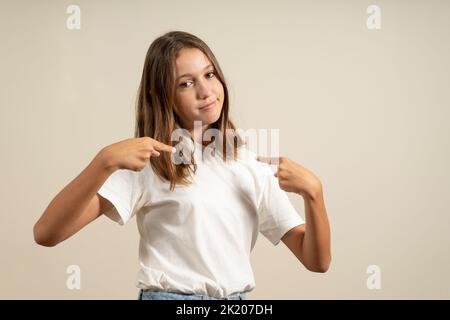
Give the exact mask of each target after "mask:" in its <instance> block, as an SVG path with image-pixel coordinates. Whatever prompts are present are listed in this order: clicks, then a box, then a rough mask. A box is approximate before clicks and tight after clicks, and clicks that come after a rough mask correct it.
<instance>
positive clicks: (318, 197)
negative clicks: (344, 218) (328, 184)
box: [257, 157, 331, 272]
mask: <svg viewBox="0 0 450 320" xmlns="http://www.w3.org/2000/svg"><path fill="white" fill-rule="evenodd" d="M257 160H258V161H261V162H265V163H269V164H277V165H278V170H277V172H276V173H275V174H274V175H275V177H277V178H278V183H279V185H280V188H281V189H282V190H284V191H287V192H294V193H297V194H299V195H300V196H302V197H303V201H304V204H305V220H306V223H305V224H302V225H299V226H297V227H294V228H292V229H291V230H289V231H288V232H287V233H286V234H285V235H284V236H283V238H282V239H281V240H282V241H283V242H284V243H285V244H286V246H287V247H289V249H290V250H291V251H292V252H293V253H294V255H295V256H296V257H297V258H298V259H299V260H300V262H301V263H302V264H303V265H304V266H305V267H306V268H307V269H308V270H310V271H313V272H326V271H327V270H328V268H329V266H330V263H331V243H330V242H331V241H330V225H329V222H328V216H327V211H326V208H325V202H324V196H323V188H322V183H321V182H320V180H319V178H317V177H316V176H315V175H314V174H313V173H312V172H311V171H309V170H308V169H306V168H305V167H303V166H301V165H300V164H298V163H296V162H294V161H292V160H290V159H288V158H286V157H276V158H269V157H258V158H257Z"/></svg>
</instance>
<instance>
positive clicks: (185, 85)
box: [180, 71, 216, 88]
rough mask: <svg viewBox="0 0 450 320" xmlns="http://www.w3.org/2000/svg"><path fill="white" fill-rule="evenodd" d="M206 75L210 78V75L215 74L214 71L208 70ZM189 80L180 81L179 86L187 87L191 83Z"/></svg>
mask: <svg viewBox="0 0 450 320" xmlns="http://www.w3.org/2000/svg"><path fill="white" fill-rule="evenodd" d="M207 75H208V78H212V77H215V76H216V73H215V72H214V71H210V72H208V73H207ZM191 82H192V81H186V82H183V83H180V87H182V88H187V87H188V84H189V83H191Z"/></svg>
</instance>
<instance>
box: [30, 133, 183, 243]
mask: <svg viewBox="0 0 450 320" xmlns="http://www.w3.org/2000/svg"><path fill="white" fill-rule="evenodd" d="M158 151H164V152H174V149H173V147H171V146H169V145H165V144H163V143H161V142H158V141H156V140H154V139H151V138H149V137H143V138H131V139H126V140H124V141H120V142H117V143H115V144H112V145H110V146H107V147H105V148H103V149H102V150H101V151H100V152H99V153H98V154H97V155H96V156H95V158H94V159H93V160H92V161H91V163H90V164H89V165H88V166H87V167H86V168H85V169H84V170H83V171H82V172H81V173H80V174H79V175H78V176H77V177H76V178H75V179H73V180H72V181H71V182H70V183H69V184H68V185H67V186H66V187H64V189H62V190H61V191H60V192H59V193H58V194H57V195H56V196H55V198H54V199H53V200H52V201H51V202H50V204H49V205H48V206H47V208H46V209H45V211H44V213H43V214H42V216H41V217H40V219H39V220H38V221H37V222H36V224H35V225H34V228H33V233H34V239H35V241H36V243H38V244H40V245H42V246H46V247H52V246H55V245H57V244H58V243H60V242H62V241H64V240H65V239H67V238H69V237H70V236H72V235H73V234H75V233H76V232H78V231H79V230H80V229H82V228H83V227H84V226H86V225H87V224H89V223H90V222H92V221H93V220H95V219H96V218H97V217H99V216H100V215H101V214H103V213H104V212H106V211H108V210H109V209H110V208H111V207H112V204H111V202H109V201H108V200H106V199H104V198H103V197H102V196H100V195H99V194H98V193H97V191H98V190H99V189H100V188H101V187H102V185H103V184H104V183H105V181H106V180H107V179H108V177H109V176H110V175H111V174H112V173H113V172H114V171H116V170H118V169H129V170H133V171H141V170H142V169H143V168H144V167H145V165H146V163H147V162H148V160H149V158H150V157H151V156H155V157H157V156H159V155H160V153H159V152H158Z"/></svg>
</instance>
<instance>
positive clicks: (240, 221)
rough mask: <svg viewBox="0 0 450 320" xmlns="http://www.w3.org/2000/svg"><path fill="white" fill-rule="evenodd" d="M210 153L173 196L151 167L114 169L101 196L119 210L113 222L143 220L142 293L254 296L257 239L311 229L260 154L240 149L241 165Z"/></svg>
mask: <svg viewBox="0 0 450 320" xmlns="http://www.w3.org/2000/svg"><path fill="white" fill-rule="evenodd" d="M195 145H196V148H198V147H199V148H200V150H201V145H200V144H199V143H197V142H195ZM203 153H204V156H203V157H202V156H201V154H202V152H194V157H195V162H196V164H197V171H196V173H195V175H193V178H192V183H191V184H190V185H188V186H181V185H176V187H175V190H173V191H170V182H169V181H162V180H161V179H160V178H159V177H158V176H157V175H156V174H155V173H154V172H153V170H152V167H151V165H150V162H148V163H147V165H146V166H145V168H144V169H143V170H141V171H132V170H127V169H119V170H117V171H115V172H114V173H113V174H112V175H111V176H109V178H108V179H107V180H106V181H105V183H104V184H103V186H102V187H101V188H100V189H99V191H98V194H100V195H101V196H102V197H104V198H106V199H108V200H109V201H110V202H111V203H112V204H113V207H112V208H111V209H110V210H109V211H108V212H105V213H104V214H105V215H106V216H107V217H109V218H111V219H112V220H114V221H116V222H117V223H119V224H120V225H124V224H125V223H127V222H128V221H129V220H130V219H131V218H132V217H133V216H136V221H137V226H138V230H139V233H140V243H139V264H140V270H139V272H138V275H137V278H136V286H137V287H138V288H141V289H144V290H151V291H170V292H179V293H186V294H199V295H207V296H212V297H218V298H223V297H228V296H230V295H234V294H237V293H241V292H250V291H252V290H253V289H254V288H255V280H254V275H253V271H252V267H251V263H250V253H251V251H252V249H253V247H254V245H255V242H256V239H257V236H258V233H259V232H261V233H262V234H263V235H264V236H265V237H266V238H267V239H268V240H269V241H270V242H271V243H272V244H273V245H277V244H278V243H279V242H280V240H281V238H282V237H283V235H284V234H285V233H286V232H287V231H289V230H290V229H292V228H294V227H296V226H298V225H300V224H303V223H305V221H304V220H303V218H302V217H301V216H300V215H299V214H298V212H297V211H296V209H295V208H294V207H293V206H292V204H291V202H290V201H289V199H288V197H287V194H286V193H285V192H284V191H283V190H282V189H280V187H279V184H278V179H277V178H276V177H275V176H274V172H273V171H272V169H271V167H270V165H269V164H266V163H262V162H259V161H257V160H256V154H255V153H254V152H253V151H251V150H249V149H248V148H247V147H245V146H244V147H242V146H241V147H240V148H239V150H238V159H237V160H236V161H234V160H232V159H231V160H229V161H227V162H225V161H223V160H222V158H221V157H220V156H219V157H217V154H219V155H220V153H216V156H215V157H214V156H212V155H209V156H208V153H206V154H205V152H203Z"/></svg>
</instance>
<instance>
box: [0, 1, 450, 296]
mask: <svg viewBox="0 0 450 320" xmlns="http://www.w3.org/2000/svg"><path fill="white" fill-rule="evenodd" d="M72 3H75V4H77V5H79V6H80V8H81V30H73V31H71V30H68V29H67V28H66V19H67V17H68V16H69V15H68V14H67V13H66V8H67V6H68V5H70V4H72ZM371 4H376V5H378V6H380V8H381V23H382V24H381V30H375V31H374V30H368V29H367V27H366V19H367V17H368V14H367V13H366V9H367V7H368V6H369V5H371ZM449 9H450V3H449V2H448V1H331V0H330V1H270V2H269V1H265V2H262V1H245V2H244V1H234V2H232V1H216V0H214V1H211V0H208V1H125V0H124V1H82V0H77V1H75V2H72V1H3V0H2V1H1V4H0V24H1V25H0V39H1V44H0V45H1V59H0V70H1V72H0V99H1V100H0V102H1V117H0V119H1V120H0V121H1V126H0V128H1V134H0V141H1V166H0V170H1V177H2V179H1V181H2V182H1V199H0V200H1V203H2V208H1V216H0V219H1V220H0V221H1V232H0V245H1V255H0V256H1V263H0V298H3V299H16V298H25V299H36V298H45V299H47V298H48V299H54V298H57V299H78V298H82V299H95V298H105V299H136V298H137V293H138V291H137V288H135V287H134V280H135V276H136V272H137V267H138V265H137V244H138V243H137V242H138V233H137V228H136V222H135V220H134V219H133V220H132V221H131V222H130V223H128V224H127V225H126V226H125V227H120V226H119V225H116V224H115V223H113V222H112V221H110V220H108V219H107V218H105V217H102V218H100V219H99V220H97V221H96V222H95V223H93V224H91V225H89V226H87V227H86V228H85V229H83V230H82V231H81V232H79V233H78V234H76V235H75V236H74V237H73V238H70V239H69V240H67V241H65V242H63V243H61V244H60V245H58V246H56V247H54V248H44V247H40V246H38V245H36V244H35V243H34V241H33V235H32V226H33V224H34V223H35V221H36V220H37V219H38V217H39V216H40V215H41V214H42V212H43V211H44V210H45V208H46V206H47V205H48V203H49V202H50V201H51V199H52V198H53V197H54V196H55V195H56V194H57V192H59V190H61V189H62V188H63V187H64V186H65V185H66V184H67V183H69V182H70V181H71V180H72V179H73V178H74V177H75V176H76V175H78V173H79V172H80V171H81V170H82V169H83V168H84V167H85V166H87V164H88V163H89V162H90V161H91V160H92V158H93V157H94V156H95V154H96V153H97V152H98V151H99V150H100V149H101V148H102V147H103V146H106V145H108V144H111V143H114V142H116V141H119V140H122V139H126V138H128V137H132V135H133V129H134V113H133V111H134V99H135V93H136V90H137V87H138V84H139V80H140V76H141V72H142V67H143V62H144V57H145V53H146V50H147V48H148V46H149V44H150V43H151V41H153V40H154V39H155V38H156V37H157V36H159V35H161V34H163V33H165V32H167V31H170V30H184V31H188V32H191V33H194V34H196V35H197V36H199V37H200V38H202V39H203V40H204V41H205V42H206V43H208V44H209V45H210V47H211V48H212V50H213V51H214V52H215V54H216V56H217V58H218V59H219V62H220V63H221V66H222V68H223V70H224V72H225V75H226V77H227V80H228V82H229V87H230V91H231V102H232V116H233V119H234V121H235V122H236V124H237V125H238V126H239V127H241V128H246V129H247V128H279V129H280V138H281V153H282V154H283V155H285V156H287V157H290V158H291V159H293V160H295V161H297V162H298V163H300V164H302V165H304V166H306V167H307V168H309V169H310V170H311V171H313V172H314V173H316V175H318V176H319V177H320V179H321V180H322V183H323V185H324V188H325V201H326V206H327V210H328V214H329V217H330V222H331V226H332V241H333V261H332V265H331V269H330V270H329V272H328V273H325V274H315V273H311V272H308V271H306V269H305V268H304V267H303V266H301V265H300V264H299V263H298V262H297V260H296V259H295V257H294V256H293V255H292V254H291V253H290V251H289V250H288V249H287V247H285V246H284V244H283V243H280V245H279V246H277V247H274V246H273V245H272V244H271V243H270V242H269V241H268V240H266V239H265V238H264V237H263V236H262V235H261V234H260V236H259V241H258V242H257V245H256V247H255V249H254V251H253V255H252V265H253V267H254V271H255V278H256V289H255V290H254V291H253V292H251V293H250V294H248V298H249V299H270V298H274V299H281V298H286V299H312V298H323V299H348V298H357V299H381V298H384V299H393V298H406V299H415V298H425V299H431V298H438V299H442V298H446V299H448V298H450V273H449V272H448V270H450V256H449V250H448V245H449V241H450V235H449V226H450V215H449V204H450V200H449V198H450V197H449V190H450V169H449V165H448V163H450V159H449V158H450V157H449V155H450V153H449V140H450V139H449V137H450V129H449V126H448V125H447V122H448V119H449V116H450V112H449V103H450V94H449V82H450V81H449V80H450V79H449V74H450V72H449V71H450V70H449V69H450V68H449V67H450V63H449V58H448V57H449V56H450V50H449V49H450V43H449V39H450V34H449V33H450V11H449ZM289 197H290V199H291V200H292V202H293V204H294V206H295V207H296V208H297V209H298V210H299V212H300V214H301V215H302V216H304V208H303V200H302V199H301V198H300V197H299V196H296V195H293V194H289ZM72 264H75V265H79V266H80V268H81V272H82V281H81V283H82V287H81V290H68V289H67V288H66V280H67V277H68V274H66V268H67V266H69V265H72ZM369 265H378V266H379V267H380V268H381V284H382V287H381V289H380V290H369V289H368V288H367V286H366V280H367V278H368V277H369V275H368V274H367V273H366V269H367V267H368V266H369Z"/></svg>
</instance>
